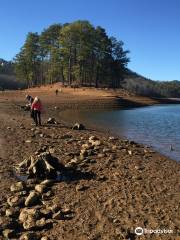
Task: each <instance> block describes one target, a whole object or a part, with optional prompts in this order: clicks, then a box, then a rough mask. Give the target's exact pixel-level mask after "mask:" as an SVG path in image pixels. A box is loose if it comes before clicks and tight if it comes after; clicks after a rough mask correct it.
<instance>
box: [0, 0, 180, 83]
mask: <svg viewBox="0 0 180 240" xmlns="http://www.w3.org/2000/svg"><path fill="white" fill-rule="evenodd" d="M0 16H1V20H0V58H4V59H6V60H10V59H12V58H13V57H14V56H15V55H16V53H18V51H19V49H20V47H21V46H22V45H23V43H24V41H25V38H26V34H27V33H28V32H30V31H32V32H41V31H42V30H43V29H44V28H46V27H48V26H49V25H51V24H53V23H65V22H72V21H75V20H78V19H82V20H89V21H90V22H91V23H92V24H93V25H95V26H97V25H100V26H102V27H104V28H105V29H106V31H107V33H108V34H109V35H110V36H115V37H116V38H118V39H120V40H122V41H123V42H124V43H125V49H128V50H130V54H129V57H130V59H131V62H130V63H129V65H128V67H129V68H130V69H132V70H133V71H136V72H138V73H139V74H141V75H144V76H145V77H148V78H151V79H154V80H180V0H89V1H88V0H86V1H85V0H29V1H28V0H0Z"/></svg>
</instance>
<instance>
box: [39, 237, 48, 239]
mask: <svg viewBox="0 0 180 240" xmlns="http://www.w3.org/2000/svg"><path fill="white" fill-rule="evenodd" d="M41 240H49V238H48V237H42V238H41Z"/></svg>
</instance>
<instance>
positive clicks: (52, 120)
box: [47, 118, 57, 124]
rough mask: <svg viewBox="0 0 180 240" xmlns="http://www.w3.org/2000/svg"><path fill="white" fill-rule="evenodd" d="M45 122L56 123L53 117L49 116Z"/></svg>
mask: <svg viewBox="0 0 180 240" xmlns="http://www.w3.org/2000/svg"><path fill="white" fill-rule="evenodd" d="M47 123H48V124H57V122H56V120H55V118H49V119H48V120H47Z"/></svg>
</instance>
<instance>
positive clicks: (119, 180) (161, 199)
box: [0, 94, 180, 240]
mask: <svg viewBox="0 0 180 240" xmlns="http://www.w3.org/2000/svg"><path fill="white" fill-rule="evenodd" d="M23 97H24V94H23V95H22V96H21V97H20V98H18V97H17V98H12V99H11V98H9V100H3V101H4V102H3V103H2V102H1V103H0V109H1V119H0V129H1V132H2V133H3V134H2V138H3V142H2V144H3V150H4V153H5V155H1V159H0V160H1V167H0V174H1V175H0V177H1V182H0V190H1V193H0V205H1V212H0V215H1V220H2V221H5V217H4V214H5V211H6V209H7V208H8V206H7V203H6V199H7V197H8V196H9V195H10V192H9V187H10V185H11V183H12V182H14V181H16V179H15V176H14V175H13V174H12V168H13V166H14V165H15V164H17V163H20V162H21V161H22V160H23V159H25V158H27V157H29V156H31V155H33V154H34V152H35V151H37V150H38V149H39V148H42V147H43V146H47V149H49V150H50V149H51V152H52V155H53V156H56V157H57V158H58V159H60V160H61V161H63V163H64V164H67V163H69V162H70V161H71V160H72V159H75V158H79V154H80V152H81V150H82V148H83V145H84V144H89V137H91V136H92V135H94V136H95V137H97V138H98V139H99V141H100V145H99V146H97V148H96V149H87V153H88V155H87V156H84V157H83V158H82V159H81V162H80V164H78V166H77V167H78V168H79V169H80V170H81V171H86V172H92V173H93V174H95V177H94V178H92V179H79V180H76V181H73V182H70V183H68V184H67V183H66V182H57V183H56V184H55V185H54V186H53V187H52V196H51V197H50V198H49V199H48V200H47V201H48V204H51V205H55V204H60V205H61V206H62V207H69V208H71V209H72V210H73V211H74V212H75V214H74V217H73V218H72V219H71V220H68V221H63V220H57V221H56V223H54V224H53V227H52V228H50V229H46V228H44V229H43V231H41V230H36V231H35V233H36V234H37V235H38V236H40V235H43V236H44V234H45V236H47V237H48V238H49V239H51V240H58V239H59V237H61V238H62V239H65V240H66V239H67V240H69V239H72V240H77V239H80V240H89V239H91V240H93V239H95V237H96V238H97V237H98V238H97V239H110V240H114V239H128V238H130V239H131V238H132V239H135V238H136V235H135V234H134V230H135V228H136V227H143V228H146V229H172V230H173V233H172V234H167V235H160V236H159V239H166V237H167V238H168V239H176V237H177V238H178V226H179V218H178V209H177V206H178V196H177V194H178V191H179V186H178V179H179V169H180V165H179V164H178V163H177V162H176V161H174V160H172V159H169V158H167V157H165V156H163V155H161V154H159V153H158V152H155V151H153V150H152V149H150V148H146V147H145V146H143V145H141V144H137V143H135V142H133V141H128V140H122V139H120V138H117V139H116V138H113V137H111V135H110V134H106V133H103V132H99V131H97V130H96V129H95V130H92V129H87V130H82V131H77V130H72V129H71V128H70V124H69V123H68V124H67V125H66V124H64V122H61V121H59V119H58V115H57V114H58V111H59V110H62V109H63V108H64V107H65V106H64V105H63V108H61V105H58V104H55V102H54V100H53V99H47V98H46V97H45V96H43V97H44V100H46V101H43V102H45V103H46V105H47V108H46V112H45V113H44V114H43V121H44V120H45V119H48V117H55V118H56V119H57V121H59V124H57V125H48V124H45V125H44V126H43V127H40V128H35V127H34V126H31V119H30V118H29V113H27V112H24V111H22V110H21V109H20V107H18V106H17V105H15V103H16V104H19V103H21V102H22V99H23ZM42 99H43V98H42ZM59 102H60V101H59ZM70 104H72V102H71V103H70ZM72 106H73V105H72ZM55 107H57V108H56V109H55ZM83 187H84V188H83ZM79 189H83V190H79ZM38 207H40V208H41V207H42V206H41V205H40V206H38ZM21 210H22V209H20V211H21ZM72 226H73V229H72ZM148 237H150V238H151V235H148ZM161 237H162V238H161ZM138 239H142V240H143V239H146V236H144V235H142V236H140V237H138Z"/></svg>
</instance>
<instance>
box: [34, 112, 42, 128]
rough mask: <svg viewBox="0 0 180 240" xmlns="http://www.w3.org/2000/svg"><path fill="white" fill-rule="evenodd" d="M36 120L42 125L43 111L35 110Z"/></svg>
mask: <svg viewBox="0 0 180 240" xmlns="http://www.w3.org/2000/svg"><path fill="white" fill-rule="evenodd" d="M34 122H35V124H36V126H37V125H41V112H40V111H38V110H34Z"/></svg>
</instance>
